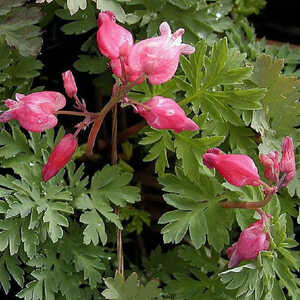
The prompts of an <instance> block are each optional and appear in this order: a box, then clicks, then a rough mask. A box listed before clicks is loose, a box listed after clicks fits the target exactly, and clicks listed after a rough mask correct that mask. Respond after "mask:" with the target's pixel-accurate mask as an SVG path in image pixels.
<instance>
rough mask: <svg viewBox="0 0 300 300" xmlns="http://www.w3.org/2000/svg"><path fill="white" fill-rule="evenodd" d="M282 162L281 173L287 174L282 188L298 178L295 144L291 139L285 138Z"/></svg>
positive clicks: (280, 165)
mask: <svg viewBox="0 0 300 300" xmlns="http://www.w3.org/2000/svg"><path fill="white" fill-rule="evenodd" d="M281 153H282V156H281V160H280V163H279V167H280V172H282V173H285V178H284V181H283V183H282V184H281V187H285V186H287V185H288V184H289V182H290V181H291V180H293V178H294V177H295V176H296V162H295V153H294V143H293V140H292V138H291V137H289V136H287V137H285V138H284V140H283V141H282V144H281Z"/></svg>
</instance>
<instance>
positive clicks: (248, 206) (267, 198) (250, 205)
mask: <svg viewBox="0 0 300 300" xmlns="http://www.w3.org/2000/svg"><path fill="white" fill-rule="evenodd" d="M276 192H277V187H269V190H268V191H267V193H266V195H265V199H264V200H262V201H256V202H228V201H225V202H221V203H220V205H221V206H222V207H224V208H245V209H258V208H262V207H264V206H266V205H267V204H268V203H269V202H270V201H271V199H272V196H273V195H274V194H275V193H276Z"/></svg>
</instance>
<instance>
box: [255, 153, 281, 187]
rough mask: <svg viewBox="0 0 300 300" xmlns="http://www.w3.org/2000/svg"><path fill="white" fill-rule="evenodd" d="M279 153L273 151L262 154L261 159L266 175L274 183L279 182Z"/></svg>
mask: <svg viewBox="0 0 300 300" xmlns="http://www.w3.org/2000/svg"><path fill="white" fill-rule="evenodd" d="M278 157H279V153H278V151H272V152H270V153H268V154H260V155H259V160H260V162H261V163H262V164H263V165H264V167H265V176H266V178H267V179H269V180H271V181H272V182H274V183H277V182H278V180H279V173H280V170H279V162H278Z"/></svg>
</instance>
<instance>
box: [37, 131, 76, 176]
mask: <svg viewBox="0 0 300 300" xmlns="http://www.w3.org/2000/svg"><path fill="white" fill-rule="evenodd" d="M77 145H78V144H77V138H76V137H75V136H74V135H73V134H71V133H68V134H66V135H65V136H64V137H63V138H62V139H61V140H60V141H59V142H58V144H57V145H56V146H55V147H54V149H53V150H52V152H51V153H50V156H49V159H48V162H47V163H46V164H45V165H44V166H43V169H42V178H43V180H44V181H48V180H49V179H51V178H52V177H53V176H55V175H56V174H57V172H58V171H59V170H60V169H61V168H63V167H64V166H65V165H66V164H67V163H68V162H69V160H70V159H71V158H72V155H73V154H74V152H75V150H76V148H77Z"/></svg>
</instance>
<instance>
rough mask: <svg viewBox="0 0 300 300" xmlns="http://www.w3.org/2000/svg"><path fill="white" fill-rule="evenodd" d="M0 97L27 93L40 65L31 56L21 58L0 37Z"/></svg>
mask: <svg viewBox="0 0 300 300" xmlns="http://www.w3.org/2000/svg"><path fill="white" fill-rule="evenodd" d="M0 52H1V57H0V97H1V99H2V98H4V99H5V98H9V97H12V95H13V94H14V93H15V92H19V93H22V92H23V93H27V92H28V91H29V90H30V88H31V84H32V80H33V78H34V77H36V76H37V75H39V74H40V72H39V70H40V69H41V68H42V66H43V65H42V63H41V62H40V61H39V60H37V59H36V58H35V57H33V56H26V57H24V56H21V55H20V54H19V52H18V51H17V50H15V49H11V48H9V46H8V45H7V44H6V42H5V40H4V38H3V37H1V36H0Z"/></svg>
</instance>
